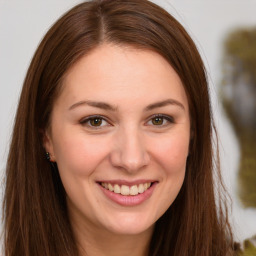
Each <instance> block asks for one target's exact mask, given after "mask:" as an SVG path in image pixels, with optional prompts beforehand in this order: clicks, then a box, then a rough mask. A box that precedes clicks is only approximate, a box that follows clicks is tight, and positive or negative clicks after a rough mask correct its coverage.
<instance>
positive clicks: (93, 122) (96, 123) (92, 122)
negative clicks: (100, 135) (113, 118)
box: [80, 116, 109, 128]
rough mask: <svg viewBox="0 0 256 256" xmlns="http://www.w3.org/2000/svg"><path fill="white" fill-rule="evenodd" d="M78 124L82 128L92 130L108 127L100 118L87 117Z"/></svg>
mask: <svg viewBox="0 0 256 256" xmlns="http://www.w3.org/2000/svg"><path fill="white" fill-rule="evenodd" d="M80 123H81V124H82V125H84V126H87V127H93V128H101V127H103V126H108V125H109V123H108V122H107V121H106V120H105V119H104V118H103V117H102V116H89V117H87V118H85V119H83V120H81V121H80Z"/></svg>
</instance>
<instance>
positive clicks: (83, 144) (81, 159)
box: [55, 134, 108, 176]
mask: <svg viewBox="0 0 256 256" xmlns="http://www.w3.org/2000/svg"><path fill="white" fill-rule="evenodd" d="M61 138H62V139H61ZM61 138H60V140H58V141H56V143H55V145H56V147H55V157H56V162H57V164H58V167H59V171H60V172H63V171H66V172H68V173H69V174H74V175H79V176H84V175H86V176H87V175H90V174H91V173H92V172H93V171H94V170H95V168H96V167H97V165H99V164H100V163H101V161H102V160H103V159H104V158H105V157H106V155H107V150H108V147H107V145H108V144H107V143H103V142H102V141H98V140H97V139H96V138H88V137H85V136H84V135H83V134H80V135H79V134H78V135H76V136H65V135H63V136H61Z"/></svg>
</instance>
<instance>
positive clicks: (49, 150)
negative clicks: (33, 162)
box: [41, 130, 56, 162]
mask: <svg viewBox="0 0 256 256" xmlns="http://www.w3.org/2000/svg"><path fill="white" fill-rule="evenodd" d="M41 134H42V143H43V147H44V149H45V154H46V159H47V160H49V161H50V162H56V160H55V156H54V150H53V143H52V139H51V136H50V134H49V132H48V131H47V130H44V131H42V132H41Z"/></svg>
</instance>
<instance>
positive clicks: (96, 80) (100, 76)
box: [60, 44, 187, 107]
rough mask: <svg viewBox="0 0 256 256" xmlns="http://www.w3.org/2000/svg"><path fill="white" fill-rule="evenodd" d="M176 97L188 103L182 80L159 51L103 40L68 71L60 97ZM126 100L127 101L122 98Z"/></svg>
mask: <svg viewBox="0 0 256 256" xmlns="http://www.w3.org/2000/svg"><path fill="white" fill-rule="evenodd" d="M168 96H169V97H176V98H177V99H179V100H180V101H183V104H184V105H185V107H187V97H186V94H185V91H184V88H183V85H182V82H181V80H180V78H179V76H178V75H177V73H176V72H175V71H174V69H173V68H172V67H171V65H170V64H169V63H168V62H167V61H166V60H165V59H164V58H163V57H162V56H161V55H159V54H158V53H156V52H153V51H149V50H141V49H135V48H133V47H130V46H117V45H111V44H103V45H101V46H99V47H97V48H95V49H94V50H93V51H91V52H90V53H89V54H87V55H85V56H83V57H82V58H81V59H80V60H79V61H78V62H77V63H75V64H74V65H73V66H72V67H71V68H70V69H69V70H68V72H67V74H66V76H65V78H64V80H63V88H62V93H61V95H60V98H62V99H64V98H65V100H66V101H67V102H69V103H71V102H70V101H78V100H84V99H85V98H93V100H102V99H105V100H108V101H115V100H117V101H118V102H119V103H125V102H126V101H125V100H126V99H133V100H138V101H145V100H146V98H148V100H153V101H154V100H155V101H158V100H162V98H166V97H168ZM122 100H123V101H122Z"/></svg>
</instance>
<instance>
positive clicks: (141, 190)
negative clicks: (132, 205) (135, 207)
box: [138, 184, 145, 194]
mask: <svg viewBox="0 0 256 256" xmlns="http://www.w3.org/2000/svg"><path fill="white" fill-rule="evenodd" d="M144 191H145V188H144V185H143V184H140V185H139V191H138V192H139V193H140V194H142V193H143V192H144Z"/></svg>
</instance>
